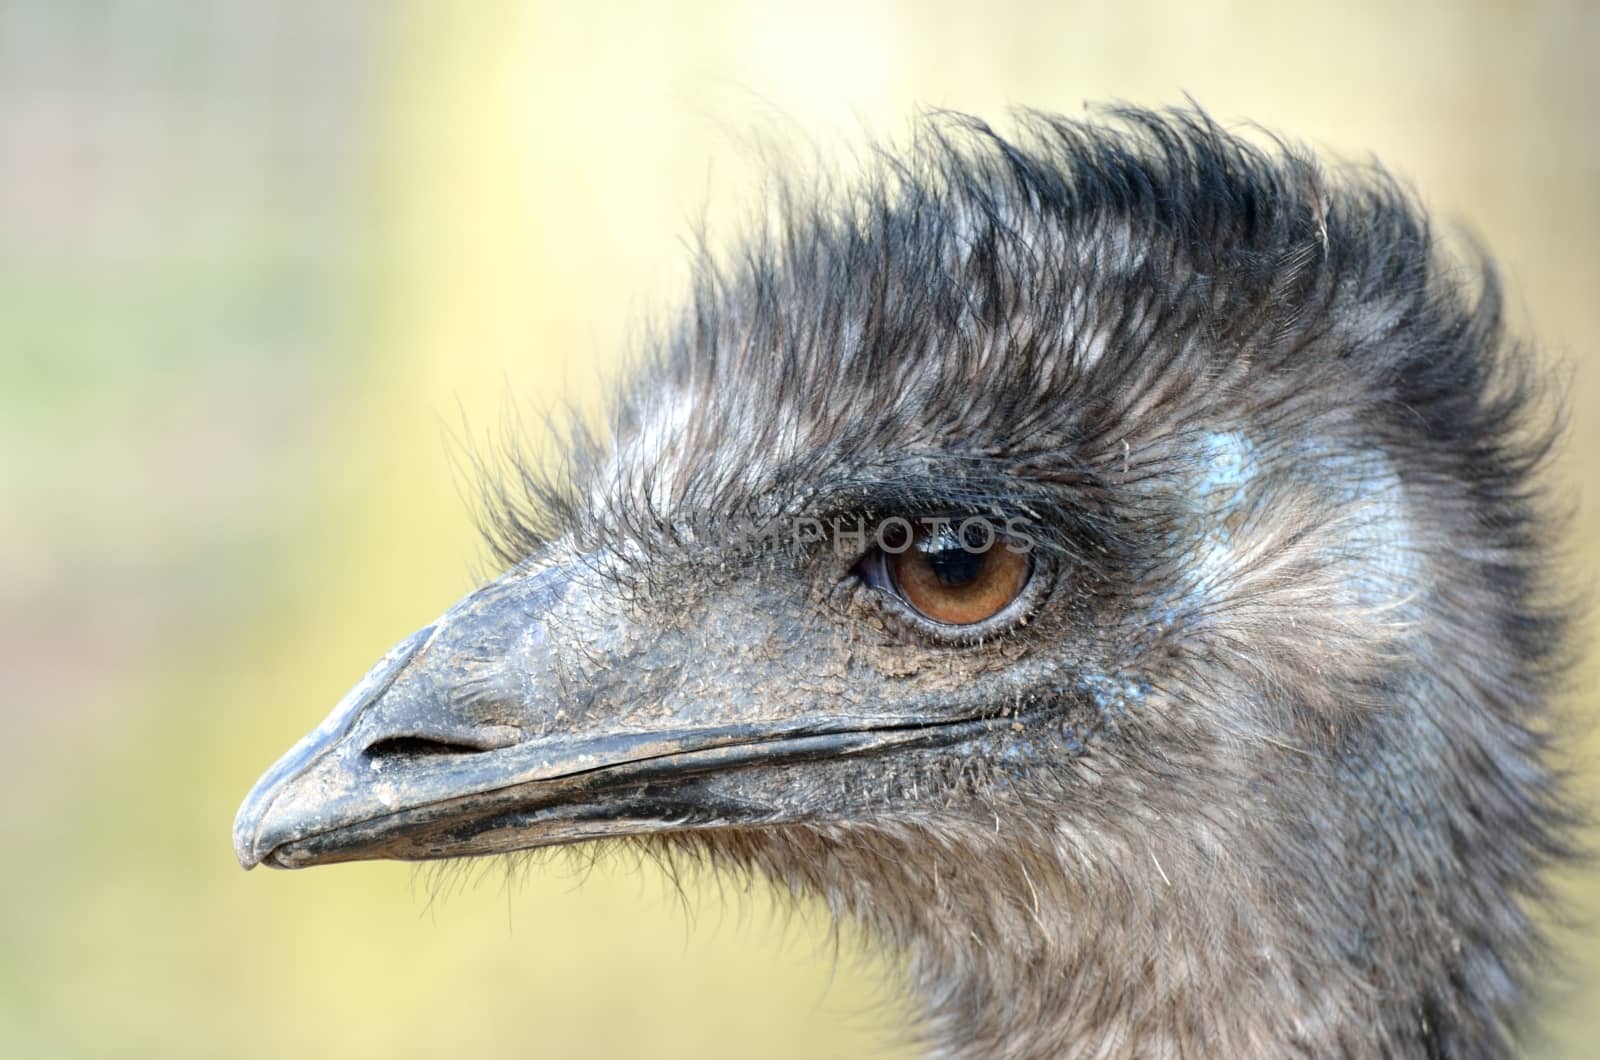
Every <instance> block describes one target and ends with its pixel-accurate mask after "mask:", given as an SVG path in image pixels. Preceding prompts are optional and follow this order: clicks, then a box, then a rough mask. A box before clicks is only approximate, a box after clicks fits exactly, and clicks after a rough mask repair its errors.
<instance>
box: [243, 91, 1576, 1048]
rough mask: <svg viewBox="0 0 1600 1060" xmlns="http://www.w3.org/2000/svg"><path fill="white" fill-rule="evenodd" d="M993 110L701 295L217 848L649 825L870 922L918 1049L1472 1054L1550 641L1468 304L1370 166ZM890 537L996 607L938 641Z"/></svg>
mask: <svg viewBox="0 0 1600 1060" xmlns="http://www.w3.org/2000/svg"><path fill="white" fill-rule="evenodd" d="M1030 121H1031V125H1030V133H1029V138H1028V139H1027V140H1025V141H1024V142H1023V143H1021V144H1020V145H1017V144H1010V143H1006V142H1004V141H1002V140H1000V139H999V138H998V137H996V136H994V135H993V134H992V133H990V132H988V131H987V130H986V129H983V128H982V127H977V126H973V125H965V126H962V125H959V124H958V125H955V126H950V125H947V126H936V127H933V128H931V129H930V132H929V134H928V135H929V138H928V140H927V142H925V143H923V144H922V145H920V146H919V147H918V148H916V149H914V150H913V152H912V153H911V155H910V157H909V159H908V160H907V161H906V162H905V163H904V165H903V167H901V168H891V169H889V170H887V171H886V173H885V175H884V176H882V177H881V178H880V179H879V180H878V181H877V182H876V183H871V182H869V183H868V184H867V186H865V187H864V188H863V189H861V190H859V191H856V192H853V193H851V194H850V195H842V196H840V197H838V198H837V201H836V202H835V203H834V204H833V205H832V206H831V207H828V208H824V209H819V210H816V211H809V210H803V209H801V208H799V207H798V206H793V205H791V210H790V215H789V217H788V219H787V221H786V222H785V224H784V225H783V226H782V227H781V228H780V229H779V230H777V231H775V232H772V233H768V234H767V235H766V236H765V237H764V238H763V239H759V240H757V241H756V242H755V246H754V249H753V250H752V251H751V252H750V254H749V255H748V256H746V257H744V258H741V259H740V261H741V264H740V265H738V266H736V267H730V268H728V269H721V270H719V269H716V268H714V267H712V266H704V268H703V271H702V274H701V276H700V278H699V281H698V284H697V288H696V292H695V298H694V299H693V302H692V306H691V309H690V310H689V311H688V312H687V313H686V315H685V317H684V319H683V321H682V322H681V325H680V326H679V327H678V328H677V329H676V330H674V331H672V332H670V333H669V334H667V335H666V336H664V337H663V338H662V340H661V342H660V345H659V347H658V348H657V349H655V350H654V352H653V356H652V357H651V358H649V359H647V361H646V363H645V366H644V368H642V369H641V370H640V372H639V373H638V374H637V376H636V377H635V378H633V379H631V380H630V381H629V382H628V384H627V385H626V386H624V387H623V388H622V390H621V391H620V393H619V396H618V399H617V403H616V408H615V413H614V415H613V417H612V420H613V423H614V425H615V431H614V434H613V435H612V436H611V437H610V438H609V439H607V440H605V441H604V442H598V443H597V442H589V441H585V440H583V439H581V438H580V439H578V440H576V441H574V442H573V444H572V447H571V451H570V454H569V459H568V460H567V461H566V462H565V463H564V464H563V465H562V466H563V467H564V468H565V469H566V470H565V473H564V474H563V476H562V477H560V478H559V479H555V480H549V479H540V478H539V477H538V476H537V475H536V474H535V473H534V472H532V471H531V470H527V469H523V470H522V471H521V473H520V475H519V476H518V477H517V482H518V485H517V487H516V490H511V489H509V488H506V487H497V488H494V489H492V490H491V495H492V497H493V498H494V500H495V501H496V503H497V504H498V505H499V506H500V513H499V516H498V523H497V530H496V533H495V536H494V541H495V544H496V546H497V549H498V551H499V554H500V555H501V557H502V558H503V559H504V560H505V561H506V564H507V567H508V570H507V572H506V573H505V574H504V575H503V576H501V577H500V578H498V579H496V580H495V581H493V582H491V583H490V584H488V585H486V586H484V587H483V588H482V589H480V590H478V591H477V592H475V593H473V594H471V595H470V596H468V597H467V598H465V599H464V600H462V601H461V602H460V603H458V604H457V605H456V606H455V607H453V608H452V609H450V610H449V611H448V612H447V613H446V614H445V615H444V616H442V617H441V618H440V619H438V621H436V622H435V623H434V624H433V625H431V626H428V627H426V628H425V629H423V630H421V631H419V632H418V633H417V634H415V635H414V636H413V637H411V638H409V639H407V640H406V641H405V642H403V643H402V644H400V645H398V646H397V647H396V648H395V649H394V650H393V651H392V652H391V653H390V654H389V655H388V656H386V657H385V658H384V659H383V660H382V661H380V662H379V663H378V665H377V666H376V667H375V668H374V669H373V670H372V672H371V673H370V674H369V675H368V676H367V678H366V679H365V680H363V682H362V683H361V684H360V685H358V686H357V687H356V689H354V690H353V691H352V692H351V693H350V695H349V696H348V697H347V698H346V700H345V701H344V702H343V703H341V704H340V705H339V707H338V708H337V709H336V710H335V712H334V714H333V715H332V716H330V718H329V719H328V721H327V722H325V723H324V724H323V726H321V727H320V728H319V729H317V730H316V731H315V732H313V733H312V734H311V735H310V736H308V737H307V738H306V740H305V741H303V742H302V743H301V744H300V745H298V746H297V747H296V748H294V749H293V750H291V751H290V752H289V754H288V755H286V756H285V757H284V759H283V760H282V761H280V762H279V764H278V765H277V766H275V767H274V768H273V769H272V770H271V771H270V772H269V773H268V774H267V775H266V776H265V777H263V779H262V780H261V782H260V783H259V784H258V786H257V787H256V789H255V790H254V791H252V792H251V794H250V796H249V797H248V798H247V800H246V802H245V804H244V806H243V807H242V808H241V810H240V813H239V817H238V820H237V822H236V825H235V847H236V850H237V852H238V856H239V858H240V861H241V862H242V863H244V864H245V865H246V866H247V867H248V866H251V865H254V864H257V863H262V862H265V863H268V864H272V865H275V866H278V867H299V866H304V865H312V864H319V863H324V862H331V861H341V860H351V859H358V858H401V859H429V858H441V857H455V856H466V855H478V854H492V853H499V852H505V851H512V850H519V849H525V848H529V847H536V846H545V845H551V844H560V843H571V842H576V841H583V840H590V839H598V838H613V837H641V838H642V840H643V841H646V842H650V843H654V844H658V845H660V846H661V847H663V848H665V849H669V850H671V851H673V852H674V853H675V854H688V855H693V856H697V857H705V858H707V859H709V860H711V861H712V862H714V863H716V864H720V865H728V866H733V867H738V868H744V869H755V870H758V871H761V872H763V873H765V874H767V875H770V876H771V877H773V878H774V879H776V880H778V881H779V882H781V883H783V884H786V885H788V886H790V887H792V888H794V889H796V890H799V891H805V892H812V893H817V894H820V895H821V896H823V897H824V898H825V899H826V900H828V901H829V902H830V903H831V904H832V905H833V906H834V907H835V909H836V910H837V911H838V912H839V913H840V914H841V915H849V916H854V917H856V918H858V919H860V920H862V921H863V922H865V923H866V924H867V925H868V926H869V928H871V929H873V930H875V931H876V932H877V933H878V934H879V935H880V936H881V937H882V938H883V939H884V940H885V942H886V943H888V944H890V945H893V946H895V947H897V948H898V949H899V950H900V951H902V952H903V953H904V954H905V956H906V960H907V963H908V967H909V974H910V977H911V981H912V985H913V987H914V988H915V989H917V990H918V991H920V993H921V994H922V996H923V997H924V999H925V1001H926V1005H927V1011H928V1024H927V1030H926V1033H927V1036H928V1040H929V1043H930V1046H931V1047H932V1048H933V1049H934V1050H935V1051H936V1052H939V1053H941V1054H946V1055H982V1056H996V1055H1012V1056H1036V1055H1085V1056H1091V1055H1092V1056H1101V1055H1111V1054H1112V1053H1116V1052H1118V1051H1119V1049H1122V1050H1124V1051H1128V1052H1130V1053H1133V1054H1137V1055H1149V1056H1159V1055H1172V1056H1178V1055H1288V1054H1304V1055H1334V1054H1343V1055H1379V1054H1384V1055H1396V1056H1432V1055H1454V1056H1499V1055H1503V1054H1504V1053H1505V1051H1506V1050H1507V1049H1508V1048H1509V1042H1510V1034H1511V1032H1512V1031H1513V1030H1514V1029H1515V1026H1516V1024H1517V1021H1518V1016H1519V1013H1520V1012H1521V1011H1522V1009H1523V1007H1524V1005H1525V1001H1526V994H1527V981H1528V978H1529V975H1530V973H1531V970H1532V969H1534V968H1535V967H1536V962H1537V960H1538V955H1539V952H1540V947H1539V941H1538V938H1537V935H1536V933H1535V931H1534V930H1533V928H1532V927H1531V924H1530V921H1529V918H1528V916H1527V914H1526V911H1525V910H1524V909H1523V905H1522V903H1523V901H1524V900H1525V899H1529V898H1532V897H1536V896H1537V895H1538V894H1539V893H1540V884H1539V874H1540V871H1541V869H1542V868H1543V866H1544V865H1545V864H1546V863H1547V862H1549V861H1550V860H1552V859H1554V858H1557V857H1560V856H1562V852H1563V850H1564V847H1563V842H1562V840H1561V838H1560V836H1561V834H1562V829H1563V827H1564V820H1565V811H1564V810H1563V809H1562V808H1561V803H1560V799H1559V793H1558V792H1557V790H1556V787H1555V783H1554V780H1553V779H1552V774H1551V771H1550V770H1549V769H1548V767H1547V766H1546V765H1545V764H1544V762H1543V755H1544V753H1545V751H1544V748H1545V744H1546V742H1547V735H1546V726H1545V725H1544V722H1543V704H1544V702H1545V700H1546V699H1547V698H1548V695H1549V693H1550V690H1551V688H1552V687H1553V685H1554V682H1555V680H1556V677H1557V672H1556V671H1557V667H1556V664H1555V660H1556V659H1557V658H1558V657H1559V654H1560V652H1559V648H1560V641H1561V636H1562V629H1563V627H1562V619H1561V614H1560V611H1559V609H1557V608H1555V607H1552V606H1550V605H1549V604H1548V603H1547V600H1546V598H1547V595H1548V589H1547V587H1546V581H1545V573H1544V559H1543V555H1544V545H1545V538H1544V534H1545V531H1544V529H1543V523H1542V520H1541V517H1540V515H1539V512H1538V508H1537V506H1536V504H1535V503H1534V501H1535V499H1536V490H1535V489H1534V487H1533V485H1532V483H1531V480H1530V479H1529V476H1530V474H1531V472H1532V469H1533V467H1534V466H1535V464H1536V463H1537V458H1538V455H1539V453H1540V452H1541V451H1542V446H1543V445H1545V444H1546V442H1545V440H1544V438H1543V436H1542V435H1540V436H1538V437H1535V435H1537V434H1538V432H1537V431H1535V432H1532V433H1530V431H1529V427H1530V419H1531V417H1532V416H1533V415H1535V412H1534V408H1535V407H1534V406H1533V405H1532V404H1530V402H1531V400H1532V399H1531V397H1530V396H1529V395H1530V393H1531V392H1530V391H1529V389H1528V388H1527V386H1526V384H1525V383H1522V382H1521V381H1520V377H1519V376H1518V375H1517V373H1518V371H1519V370H1521V369H1522V368H1523V367H1524V361H1523V360H1521V359H1520V358H1519V357H1518V355H1517V353H1516V350H1515V348H1514V347H1510V346H1508V344H1507V343H1506V342H1505V340H1504V339H1503V337H1502V334H1501V329H1500V323H1499V308H1498V300H1497V297H1496V295H1495V291H1494V288H1493V285H1492V276H1491V277H1488V278H1487V279H1486V281H1485V284H1484V286H1483V287H1482V289H1467V288H1463V287H1461V286H1459V284H1460V283H1461V280H1460V279H1459V276H1460V275H1461V273H1460V271H1459V270H1456V271H1449V270H1446V269H1443V268H1441V262H1442V261H1443V259H1442V258H1441V257H1440V253H1441V252H1440V251H1439V250H1438V249H1437V248H1436V247H1435V246H1434V245H1433V243H1432V241H1431V240H1430V237H1429V235H1428V233H1427V230H1426V227H1425V226H1424V224H1423V221H1422V220H1421V218H1420V216H1419V215H1418V214H1417V212H1416V210H1415V208H1414V206H1413V205H1412V204H1411V203H1410V202H1409V201H1408V200H1407V199H1406V197H1405V196H1404V195H1403V194H1402V193H1401V192H1399V191H1398V190H1396V188H1395V187H1394V186H1393V185H1392V183H1391V182H1389V181H1387V179H1386V178H1384V177H1382V176H1381V174H1380V175H1373V174H1370V173H1339V174H1337V176H1336V178H1330V177H1329V176H1327V175H1325V173H1324V172H1323V171H1321V170H1319V169H1318V168H1316V167H1315V166H1314V165H1313V164H1311V163H1310V162H1309V161H1307V160H1305V159H1303V158H1301V157H1299V156H1296V155H1293V154H1284V155H1280V156H1268V155H1267V154H1265V153H1262V152H1260V151H1258V150H1257V149H1255V148H1253V147H1251V146H1249V145H1247V144H1245V143H1243V142H1241V141H1238V140H1235V139H1232V138H1230V137H1229V136H1227V135H1226V134H1224V133H1222V132H1221V131H1220V130H1218V129H1217V128H1216V127H1215V126H1213V125H1211V124H1210V123H1209V121H1208V120H1207V119H1205V118H1204V117H1203V116H1199V115H1195V114H1191V113H1174V114H1169V115H1161V116H1158V115H1152V114H1148V113H1142V112H1131V113H1127V114H1124V115H1122V121H1123V122H1124V125H1123V126H1122V127H1121V128H1120V129H1108V128H1095V127H1086V126H1078V125H1073V124H1070V123H1066V122H1061V121H1056V120H1053V119H1048V118H1044V117H1039V116H1035V117H1033V118H1032V119H1030ZM895 519H899V520H905V521H907V522H908V523H916V522H917V521H919V520H928V519H933V520H947V521H957V522H959V521H962V520H969V519H976V520H980V521H981V522H982V523H983V524H984V525H985V526H990V527H993V528H995V529H996V532H997V533H998V534H999V537H998V538H997V540H1001V541H1006V542H1010V543H1012V544H1015V545H1017V546H1018V547H1019V550H1025V552H1026V555H1027V562H1026V564H1025V565H1018V566H1015V567H1013V568H1011V569H1014V570H1017V571H1025V578H1024V579H1023V584H1022V586H1021V588H1020V590H1017V591H1016V592H1015V596H1014V599H1010V600H1009V601H1008V602H1005V601H1003V598H1001V599H1000V602H1003V606H999V608H998V610H996V611H994V613H993V614H988V615H987V617H982V618H981V619H979V620H978V621H975V622H972V623H970V624H966V625H950V624H948V623H941V622H938V621H934V620H932V619H930V618H929V617H928V615H927V614H925V613H923V612H921V611H919V609H918V607H917V606H916V605H915V604H913V603H912V602H910V601H908V599H907V598H906V596H905V595H904V593H903V592H901V591H900V589H899V587H898V585H897V583H896V582H895V581H894V579H893V577H888V576H884V575H882V574H881V573H880V574H874V573H873V572H875V571H882V570H885V569H890V568H889V567H886V566H885V565H884V564H882V563H879V562H877V560H876V559H875V557H877V559H881V558H882V556H881V554H882V552H883V549H884V539H883V538H882V536H881V535H879V534H878V530H879V528H881V527H882V526H883V525H885V522H886V521H888V520H895ZM941 569H943V568H941ZM949 569H950V570H959V571H961V572H967V573H962V574H961V575H960V576H962V577H967V576H970V570H971V569H977V568H975V567H972V566H971V565H968V566H959V565H956V566H950V568H949ZM927 584H928V585H930V586H933V588H934V589H935V590H938V589H939V586H940V583H938V582H934V581H928V582H927ZM1008 595H1009V591H1008ZM1108 1043H1111V1044H1108ZM1116 1043H1121V1045H1120V1046H1119V1045H1117V1044H1116Z"/></svg>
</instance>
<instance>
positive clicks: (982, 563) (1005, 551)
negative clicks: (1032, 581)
mask: <svg viewBox="0 0 1600 1060" xmlns="http://www.w3.org/2000/svg"><path fill="white" fill-rule="evenodd" d="M885 558H886V560H887V566H888V568H889V574H890V577H891V578H892V579H893V581H894V585H895V588H896V589H897V590H899V593H900V596H901V597H902V598H903V599H904V600H905V601H906V603H908V604H910V605H911V606H912V607H914V608H916V609H917V610H918V611H920V612H922V614H923V615H925V616H927V617H928V618H930V619H932V620H933V621H935V622H942V623H944V624H946V625H951V626H970V625H972V624H973V623H976V622H982V621H983V620H984V619H986V618H991V617H993V616H994V615H997V614H999V613H1000V612H1001V611H1002V610H1004V609H1005V607H1006V605H1007V604H1009V603H1011V601H1013V600H1015V599H1016V598H1017V595H1018V594H1019V593H1021V592H1022V590H1023V587H1024V586H1026V585H1027V583H1028V574H1029V572H1030V570H1031V569H1032V564H1031V562H1030V561H1029V559H1028V555H1027V553H1026V552H1025V551H1023V550H1021V549H1020V548H1018V547H1016V545H1015V544H1014V543H1013V542H1012V541H1011V539H1009V538H1007V537H1006V536H1005V535H1004V534H1002V533H997V532H996V531H995V529H994V528H993V527H992V526H991V525H990V524H988V523H987V522H986V521H984V522H980V521H977V520H970V521H968V522H966V523H963V524H959V525H942V526H939V527H937V528H933V529H925V530H922V531H919V532H918V533H917V534H916V535H915V536H913V537H912V540H911V542H910V545H909V547H906V548H904V549H902V550H901V551H898V552H889V553H888V554H887V555H886V557H885Z"/></svg>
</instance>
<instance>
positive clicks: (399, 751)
mask: <svg viewBox="0 0 1600 1060" xmlns="http://www.w3.org/2000/svg"><path fill="white" fill-rule="evenodd" d="M492 750H494V748H492V747H484V746H482V745H481V744H469V743H456V742H454V741H451V740H435V739H432V738H431V737H427V736H389V737H386V738H384V739H382V740H379V741H377V742H376V743H374V744H372V745H371V746H369V747H368V748H367V750H366V757H368V758H372V759H391V758H440V757H443V756H445V755H476V754H483V753H484V752H485V751H492Z"/></svg>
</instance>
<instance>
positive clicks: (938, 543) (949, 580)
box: [923, 533, 984, 589]
mask: <svg viewBox="0 0 1600 1060" xmlns="http://www.w3.org/2000/svg"><path fill="white" fill-rule="evenodd" d="M923 556H924V557H925V558H926V559H927V561H928V567H929V568H930V569H931V570H932V571H933V575H934V577H936V578H938V579H939V584H941V585H944V586H946V587H947V588H951V589H959V588H961V587H962V586H964V585H970V584H972V582H973V581H975V580H976V579H977V577H978V574H979V572H981V571H982V570H983V558H984V554H983V553H982V552H977V551H972V550H969V549H967V548H963V547H962V545H961V542H960V541H959V540H957V538H956V535H955V534H951V533H945V534H940V535H939V536H938V537H936V538H934V539H932V540H931V541H929V542H928V543H927V545H926V547H925V548H924V550H923Z"/></svg>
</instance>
